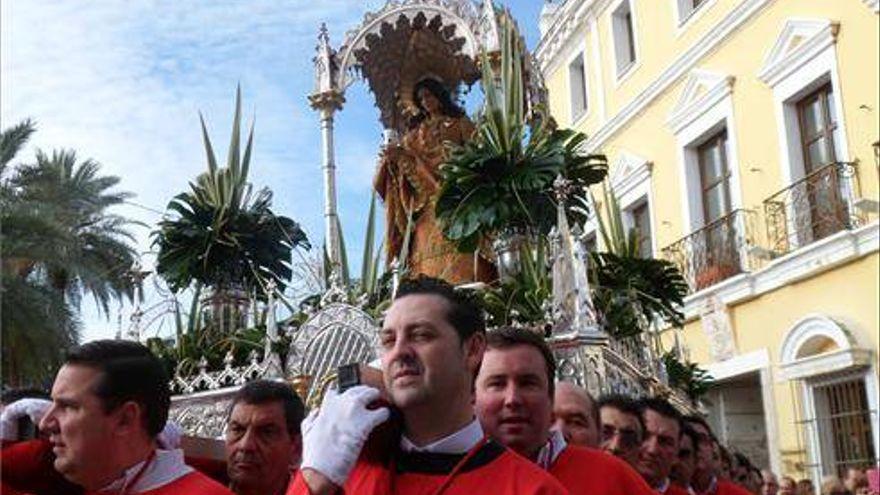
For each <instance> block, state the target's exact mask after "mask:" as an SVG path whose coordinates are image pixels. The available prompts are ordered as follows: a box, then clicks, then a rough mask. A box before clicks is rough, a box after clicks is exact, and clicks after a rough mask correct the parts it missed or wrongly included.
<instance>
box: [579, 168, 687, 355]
mask: <svg viewBox="0 0 880 495" xmlns="http://www.w3.org/2000/svg"><path fill="white" fill-rule="evenodd" d="M603 196H604V199H603V206H604V212H601V213H602V214H599V213H597V215H596V221H597V224H598V230H599V234H600V235H601V237H602V240H603V243H604V246H605V248H606V249H607V251H604V252H595V253H590V257H591V261H592V263H591V270H590V274H591V281H592V282H593V304H594V306H595V307H596V309H597V311H599V313H600V314H602V315H603V318H604V320H605V321H604V324H605V329H606V331H607V332H608V333H610V334H611V335H614V336H616V337H621V338H623V337H628V336H633V335H637V334H639V333H641V332H642V331H643V330H644V327H645V323H646V322H653V321H656V320H658V319H659V320H662V321H665V322H667V323H669V324H670V325H672V326H674V327H680V326H681V325H682V324H683V323H684V313H682V311H681V308H682V306H683V305H684V297H685V296H686V295H687V291H688V285H687V281H686V280H685V279H684V277H683V276H682V274H681V271H680V270H679V269H678V266H677V265H676V264H675V263H673V262H671V261H668V260H662V259H656V258H642V257H640V256H639V239H638V234H637V232H636V230H635V229H634V228H630V229H626V228H625V227H624V222H623V211H622V209H621V208H620V203H619V202H618V200H617V198H616V197H615V196H614V194H613V193H612V192H611V189H610V188H609V187H606V185H603ZM591 203H592V204H593V205H595V204H596V201H595V200H592V201H591Z"/></svg>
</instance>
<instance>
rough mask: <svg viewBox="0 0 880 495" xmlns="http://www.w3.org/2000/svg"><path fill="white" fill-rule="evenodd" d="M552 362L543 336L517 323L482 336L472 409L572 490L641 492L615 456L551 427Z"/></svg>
mask: <svg viewBox="0 0 880 495" xmlns="http://www.w3.org/2000/svg"><path fill="white" fill-rule="evenodd" d="M555 374H556V363H555V360H554V358H553V354H552V352H551V351H550V349H549V347H547V344H546V342H544V338H543V337H542V336H540V335H538V334H537V333H534V332H531V331H529V330H525V329H521V328H501V329H498V330H495V331H492V332H490V333H489V334H488V336H487V349H486V354H485V356H484V357H483V364H482V366H481V367H480V373H479V375H478V377H477V387H476V402H475V405H476V410H477V416H478V417H479V419H480V422H481V423H482V425H483V428H484V429H485V430H486V432H487V433H488V434H489V435H490V436H492V437H493V438H495V439H497V440H498V441H500V442H501V443H503V444H505V445H507V446H508V447H510V448H511V449H513V450H515V451H516V452H517V453H519V454H520V455H522V456H523V457H525V458H527V459H531V460H532V461H533V462H535V463H536V464H538V465H539V466H541V467H542V468H544V469H546V470H547V471H549V472H550V474H552V475H553V476H554V477H555V478H556V479H557V480H559V482H560V483H562V485H563V486H565V487H566V488H567V489H568V490H569V492H570V493H571V494H572V495H580V494H584V495H586V494H594V495H643V494H650V493H651V490H650V488H649V487H648V485H646V484H645V482H644V481H643V480H642V479H641V478H640V477H639V475H638V473H636V472H635V471H634V470H633V469H632V468H631V467H629V466H628V465H627V464H626V463H625V462H623V461H621V460H619V459H617V458H616V457H614V456H612V455H609V454H606V453H604V452H601V451H599V450H594V449H591V448H586V447H579V446H575V445H571V444H567V443H566V441H565V438H564V436H563V434H562V433H561V432H560V431H558V430H551V424H552V419H553V395H554V382H553V377H554V376H555Z"/></svg>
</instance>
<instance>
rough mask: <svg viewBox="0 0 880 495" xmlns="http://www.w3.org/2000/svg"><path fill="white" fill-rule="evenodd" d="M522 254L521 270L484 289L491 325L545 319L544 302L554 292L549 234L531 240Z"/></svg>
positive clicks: (488, 321)
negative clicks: (548, 243)
mask: <svg viewBox="0 0 880 495" xmlns="http://www.w3.org/2000/svg"><path fill="white" fill-rule="evenodd" d="M520 256H521V258H520V260H521V267H522V269H521V270H520V271H519V272H517V273H516V274H515V275H514V276H513V277H512V278H511V279H509V280H506V281H504V282H501V283H499V284H498V285H496V286H493V287H491V288H489V289H488V290H486V291H484V292H483V304H484V307H485V308H486V312H487V314H488V318H487V324H488V325H489V326H501V325H510V324H513V323H524V324H539V323H542V322H544V320H545V307H544V306H545V304H547V303H548V302H549V301H550V299H551V297H552V295H553V280H552V276H553V274H552V272H551V270H550V258H549V256H548V246H547V241H546V238H544V237H541V238H539V239H538V240H537V241H535V242H532V243H527V244H526V246H524V247H523V249H521V251H520Z"/></svg>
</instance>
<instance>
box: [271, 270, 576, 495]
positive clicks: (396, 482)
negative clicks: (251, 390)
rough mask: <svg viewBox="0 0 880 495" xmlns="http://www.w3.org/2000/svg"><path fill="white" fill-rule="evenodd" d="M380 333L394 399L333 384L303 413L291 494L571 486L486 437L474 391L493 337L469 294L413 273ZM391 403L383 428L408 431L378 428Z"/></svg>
mask: <svg viewBox="0 0 880 495" xmlns="http://www.w3.org/2000/svg"><path fill="white" fill-rule="evenodd" d="M379 338H380V353H381V358H382V359H381V361H382V371H383V381H384V389H385V390H386V393H387V397H386V399H385V400H386V402H384V405H383V404H382V403H379V402H378V401H379V399H380V391H379V390H378V389H376V388H372V387H368V386H364V385H359V386H354V387H352V388H349V389H348V390H346V391H344V392H343V393H341V394H337V393H335V391H329V392H328V393H327V395H326V396H325V398H324V401H323V403H322V405H321V407H320V409H319V410H317V411H313V412H312V413H311V414H309V416H308V417H307V418H306V420H305V421H304V422H303V426H302V429H303V460H302V463H301V469H300V471H299V473H298V474H297V476H296V478H295V479H294V481H293V483H292V484H291V486H290V488H289V489H288V492H287V493H288V495H304V494H307V493H310V494H312V495H326V494H332V493H339V492H340V491H342V492H344V493H347V494H383V495H384V494H391V495H398V494H400V495H403V494H406V495H409V494H425V495H431V494H434V495H436V494H439V493H442V494H443V495H473V494H478V495H479V494H487V495H488V494H493V495H516V494H527V495H539V494H540V495H561V494H565V493H567V492H566V491H565V489H564V488H563V487H562V486H561V485H559V483H558V482H557V481H556V480H555V479H553V477H551V476H550V475H548V474H547V473H546V472H544V471H543V470H541V469H540V468H539V467H537V466H535V465H534V464H533V463H531V462H528V461H527V460H525V459H523V458H521V457H519V456H517V455H516V454H515V453H513V452H512V451H510V450H508V449H506V448H504V447H503V446H502V445H500V444H498V443H496V442H495V441H493V440H490V439H488V438H486V436H485V435H484V433H483V429H482V427H481V426H480V423H479V422H478V421H477V420H476V419H475V417H474V409H473V404H472V401H473V394H472V393H471V392H472V390H473V380H474V376H475V374H476V372H477V369H478V368H479V366H480V361H481V360H482V357H483V351H484V349H485V343H486V337H485V321H484V319H483V313H482V311H481V310H480V307H479V305H477V304H476V303H475V302H474V301H473V300H472V299H471V297H470V296H468V295H467V294H465V293H462V292H459V291H456V290H455V289H454V288H452V287H451V286H449V285H448V284H446V283H444V282H442V281H439V280H436V279H429V278H420V279H417V280H415V281H410V282H406V283H404V284H402V285H401V287H400V288H399V290H398V293H397V296H396V298H395V300H394V302H393V303H392V305H391V307H390V308H389V310H388V313H387V314H386V316H385V320H384V322H383V327H382V330H381V332H380V334H379ZM389 403H390V404H391V405H392V406H393V407H394V409H395V418H393V419H392V421H390V422H388V424H386V425H383V428H389V429H393V428H394V427H396V428H397V429H398V430H399V431H400V433H399V434H397V435H394V434H389V433H388V432H387V431H385V432H382V431H377V432H375V434H372V435H371V433H373V430H374V429H376V427H377V426H378V425H380V424H382V423H385V422H386V421H387V420H388V418H389V416H390V415H391V411H390V409H389V407H387V405H388V404H389ZM380 430H381V428H380ZM368 437H370V438H369V441H368Z"/></svg>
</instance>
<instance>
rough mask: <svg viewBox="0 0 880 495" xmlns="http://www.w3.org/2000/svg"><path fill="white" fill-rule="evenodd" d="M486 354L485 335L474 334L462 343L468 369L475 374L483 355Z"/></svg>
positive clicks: (480, 333)
mask: <svg viewBox="0 0 880 495" xmlns="http://www.w3.org/2000/svg"><path fill="white" fill-rule="evenodd" d="M484 352H486V334H485V333H482V332H478V333H475V334H473V335H471V336H470V337H468V338H467V340H465V341H464V353H465V359H466V360H467V366H468V369H469V370H470V371H471V372H472V373H474V374H475V373H476V372H477V370H478V369H480V363H482V362H483V353H484Z"/></svg>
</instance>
